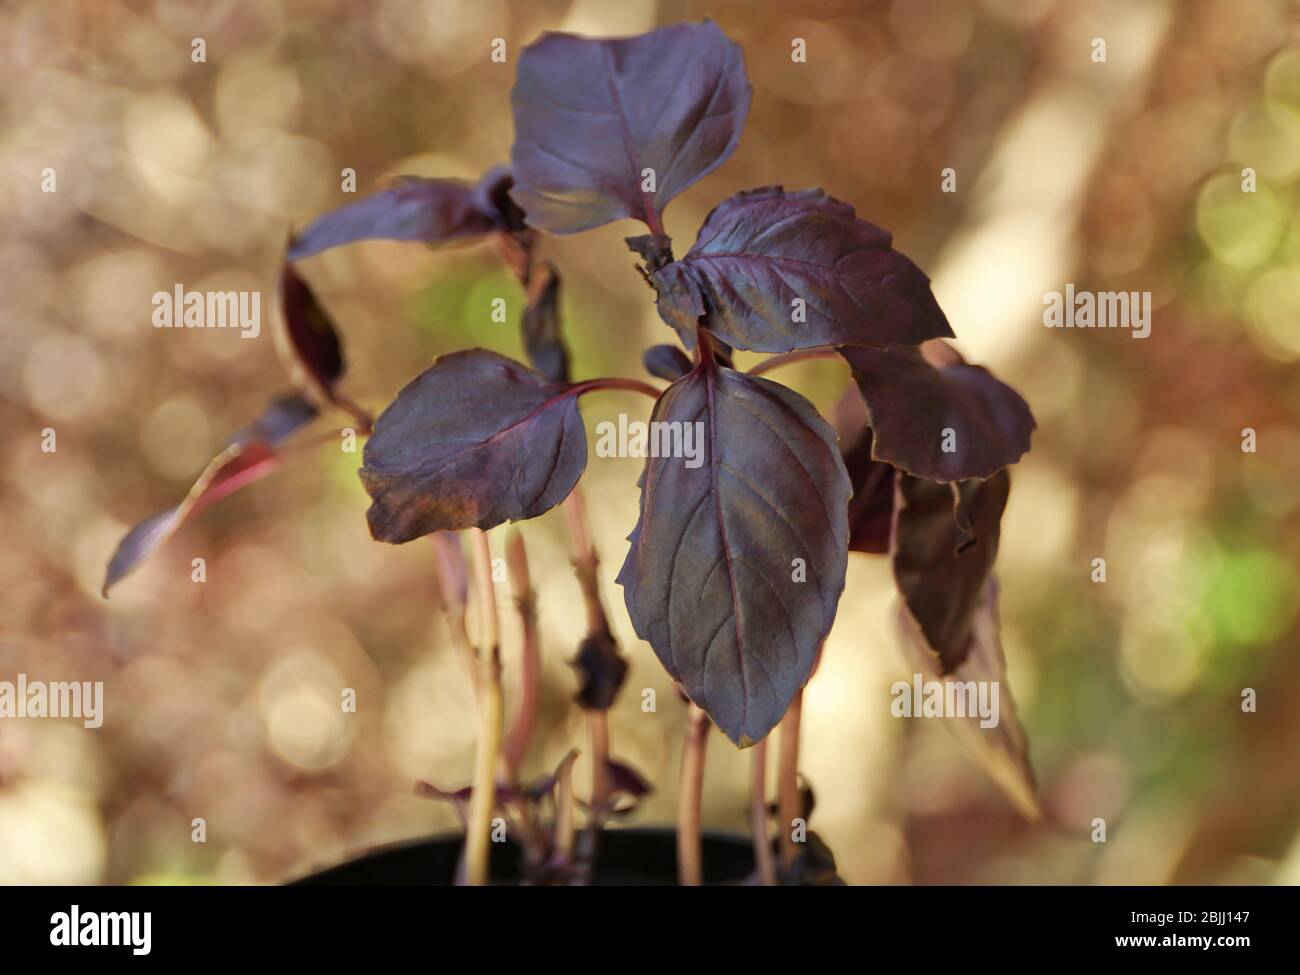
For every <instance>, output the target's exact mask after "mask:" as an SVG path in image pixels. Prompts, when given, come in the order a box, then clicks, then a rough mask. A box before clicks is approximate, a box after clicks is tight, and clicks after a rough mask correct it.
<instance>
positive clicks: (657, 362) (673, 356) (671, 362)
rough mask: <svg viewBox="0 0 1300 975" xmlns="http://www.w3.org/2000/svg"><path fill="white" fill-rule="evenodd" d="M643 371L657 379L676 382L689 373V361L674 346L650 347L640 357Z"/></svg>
mask: <svg viewBox="0 0 1300 975" xmlns="http://www.w3.org/2000/svg"><path fill="white" fill-rule="evenodd" d="M641 364H642V365H644V366H645V371H646V372H648V373H650V375H652V376H655V377H656V378H658V379H665V380H667V381H668V382H670V383H672V382H676V381H677V380H678V379H681V378H682V376H684V375H686V374H687V373H688V372H690V371H691V360H690V359H688V358H687V357H686V353H685V352H683V351H682V350H681V349H679V348H677V346H675V345H652V346H650V348H648V349H646V350H645V352H644V353H642V355H641Z"/></svg>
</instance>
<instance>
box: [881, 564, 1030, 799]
mask: <svg viewBox="0 0 1300 975" xmlns="http://www.w3.org/2000/svg"><path fill="white" fill-rule="evenodd" d="M971 620H972V625H971V640H970V649H969V652H968V654H967V656H966V658H965V660H963V661H962V662H961V663H960V664H959V665H958V666H957V667H956V668H955V669H953V670H952V671H950V672H948V673H947V674H944V673H943V672H941V670H940V663H939V658H938V655H937V654H936V653H935V652H934V650H933V648H932V647H931V646H930V645H929V642H928V641H927V639H926V637H925V634H924V633H923V632H922V630H921V627H920V626H919V625H918V623H917V621H916V619H915V618H914V617H913V616H912V613H911V611H910V610H909V609H908V605H907V603H902V604H900V606H899V608H898V627H899V634H900V642H901V644H902V649H903V655H904V658H905V659H906V661H907V663H908V665H909V666H914V667H916V672H917V673H920V674H921V675H922V679H923V680H940V679H946V680H953V681H962V682H981V681H982V682H988V686H990V687H996V688H997V692H998V716H997V717H998V720H997V723H996V724H994V725H992V726H991V727H987V728H986V727H983V726H982V724H981V719H980V717H979V715H971V716H968V717H964V718H962V717H948V718H945V719H944V720H943V722H942V723H943V726H944V727H945V728H947V729H948V730H949V731H950V732H951V733H952V734H953V735H954V736H955V737H956V739H957V741H958V743H959V744H960V745H961V747H962V748H963V749H964V750H965V751H966V752H967V754H968V755H970V757H971V758H972V759H973V760H974V761H975V762H976V763H977V764H978V765H980V766H981V767H982V768H983V769H984V770H985V772H987V773H988V775H989V777H990V778H991V779H992V780H993V782H994V783H995V784H996V785H997V786H998V787H999V788H1000V789H1001V790H1002V791H1003V792H1004V793H1005V794H1006V796H1007V798H1008V799H1010V800H1011V802H1012V803H1013V804H1014V805H1015V807H1016V808H1017V809H1018V810H1019V812H1020V814H1021V815H1022V816H1024V817H1025V818H1026V819H1028V820H1029V821H1031V822H1034V821H1037V820H1038V819H1039V818H1040V817H1041V815H1042V811H1041V808H1040V806H1039V803H1038V789H1037V786H1036V784H1035V778H1034V769H1033V765H1032V764H1031V763H1030V761H1029V737H1028V735H1026V734H1025V729H1024V726H1023V725H1022V724H1021V723H1020V717H1019V715H1018V714H1017V712H1016V702H1015V700H1014V699H1013V698H1012V696H1011V690H1010V685H1009V684H1008V682H1007V663H1006V658H1005V656H1004V655H1003V652H1002V638H1001V636H1000V628H999V625H998V608H997V582H996V580H995V579H993V578H992V577H991V576H990V577H989V578H988V579H986V580H985V582H984V585H983V588H982V590H981V592H980V598H979V601H978V603H977V604H976V606H975V609H974V612H973V613H972V614H971Z"/></svg>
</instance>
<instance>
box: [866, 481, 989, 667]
mask: <svg viewBox="0 0 1300 975" xmlns="http://www.w3.org/2000/svg"><path fill="white" fill-rule="evenodd" d="M1010 490H1011V478H1010V476H1009V475H1008V474H1007V472H1006V471H999V472H998V473H997V474H994V475H993V476H992V477H991V478H989V479H988V480H987V481H965V482H963V483H962V484H960V485H958V486H957V491H958V492H959V498H957V499H954V494H953V486H952V485H948V484H941V483H936V482H934V481H925V480H921V479H920V478H916V477H907V476H905V475H904V476H902V477H899V478H898V483H897V496H896V499H895V507H896V511H895V515H894V531H893V541H892V544H891V555H892V560H893V566H894V580H895V582H897V583H898V591H899V593H900V594H901V595H902V597H903V601H904V602H905V603H906V604H907V606H908V608H909V610H910V611H911V614H912V616H913V618H914V619H915V620H916V621H917V625H918V626H919V627H920V629H921V632H922V634H923V635H924V636H925V639H926V642H927V644H928V645H929V646H930V648H931V649H932V651H933V652H934V654H935V655H936V657H937V658H938V661H939V669H940V671H941V672H944V673H947V672H949V671H951V670H953V669H954V668H956V667H957V666H959V665H960V664H961V662H962V661H963V660H965V659H966V657H967V656H969V654H970V652H971V649H972V647H973V635H972V634H973V627H974V616H975V611H976V608H977V607H978V606H979V604H980V600H981V598H982V594H983V591H984V585H985V582H986V581H987V580H988V578H989V576H990V574H991V573H992V571H993V563H994V560H995V559H996V558H997V553H998V539H999V534H1000V526H1001V522H1002V512H1003V510H1005V508H1006V505H1007V496H1008V494H1009V493H1010ZM955 500H956V501H957V503H958V504H959V505H960V507H961V508H962V509H963V510H964V515H965V518H966V521H967V525H966V526H963V525H962V524H961V523H960V522H959V520H958V519H957V517H956V510H955V505H954V501H955Z"/></svg>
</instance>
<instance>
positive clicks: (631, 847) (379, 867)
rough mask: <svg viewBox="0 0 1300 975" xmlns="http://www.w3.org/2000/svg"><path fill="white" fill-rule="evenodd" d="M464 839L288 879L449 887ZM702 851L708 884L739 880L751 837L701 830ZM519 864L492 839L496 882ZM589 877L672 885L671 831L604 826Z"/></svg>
mask: <svg viewBox="0 0 1300 975" xmlns="http://www.w3.org/2000/svg"><path fill="white" fill-rule="evenodd" d="M463 844H464V837H463V836H461V835H460V834H447V835H440V836H432V837H427V838H425V839H419V840H407V841H403V842H399V843H392V844H388V845H385V846H380V847H377V848H375V849H373V850H371V851H370V852H368V853H364V854H362V855H361V856H358V857H354V858H352V859H350V860H345V861H344V862H343V863H340V864H338V865H337V866H333V867H329V868H327V869H325V870H321V871H319V872H317V873H312V874H308V875H307V876H305V877H301V878H299V879H297V880H294V881H292V882H291V883H292V884H293V885H294V886H304V887H376V886H380V887H382V886H399V887H428V886H435V887H437V886H448V885H450V884H451V882H452V879H453V876H454V874H455V872H456V864H457V862H458V860H459V858H460V853H461V847H462V845H463ZM703 852H704V879H705V882H706V883H709V884H735V883H741V882H743V881H744V880H745V879H746V878H747V877H748V876H749V874H750V872H751V871H752V870H753V868H754V851H753V847H752V845H751V844H750V841H749V837H748V836H743V835H739V834H734V833H722V832H706V833H705V834H704V837H703ZM518 868H519V848H518V847H517V846H515V844H514V843H513V842H509V841H507V842H505V843H494V844H493V845H492V856H491V876H492V882H493V883H494V884H515V883H518V880H519V869H518ZM592 882H593V884H594V885H596V886H668V885H673V884H676V883H677V833H676V831H675V830H672V829H665V828H662V827H633V828H629V829H610V830H606V831H605V833H604V834H603V835H602V837H601V845H600V858H599V860H598V862H597V866H596V875H595V877H594V878H593V881H592Z"/></svg>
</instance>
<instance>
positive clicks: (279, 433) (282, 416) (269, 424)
mask: <svg viewBox="0 0 1300 975" xmlns="http://www.w3.org/2000/svg"><path fill="white" fill-rule="evenodd" d="M317 415H318V411H317V409H316V407H315V406H314V405H312V402H311V401H310V400H309V399H307V398H306V397H305V396H303V395H302V394H301V393H286V394H284V395H283V396H277V397H276V398H275V399H273V400H271V402H270V404H269V405H268V406H267V408H266V409H265V410H263V411H262V415H261V416H259V417H258V418H257V419H256V420H254V421H253V422H252V423H250V424H248V425H247V426H244V427H240V428H239V429H238V430H236V431H235V433H234V434H233V435H232V436H231V438H230V440H229V441H227V446H230V445H232V444H246V443H250V442H252V441H254V440H261V441H262V442H264V443H266V444H269V445H270V446H272V447H278V446H280V444H282V443H284V441H286V440H288V439H289V438H290V437H291V436H293V435H294V434H295V433H297V432H298V431H299V430H301V429H302V428H303V427H305V426H306V425H307V424H308V423H310V422H311V421H312V420H314V419H316V416H317Z"/></svg>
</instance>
